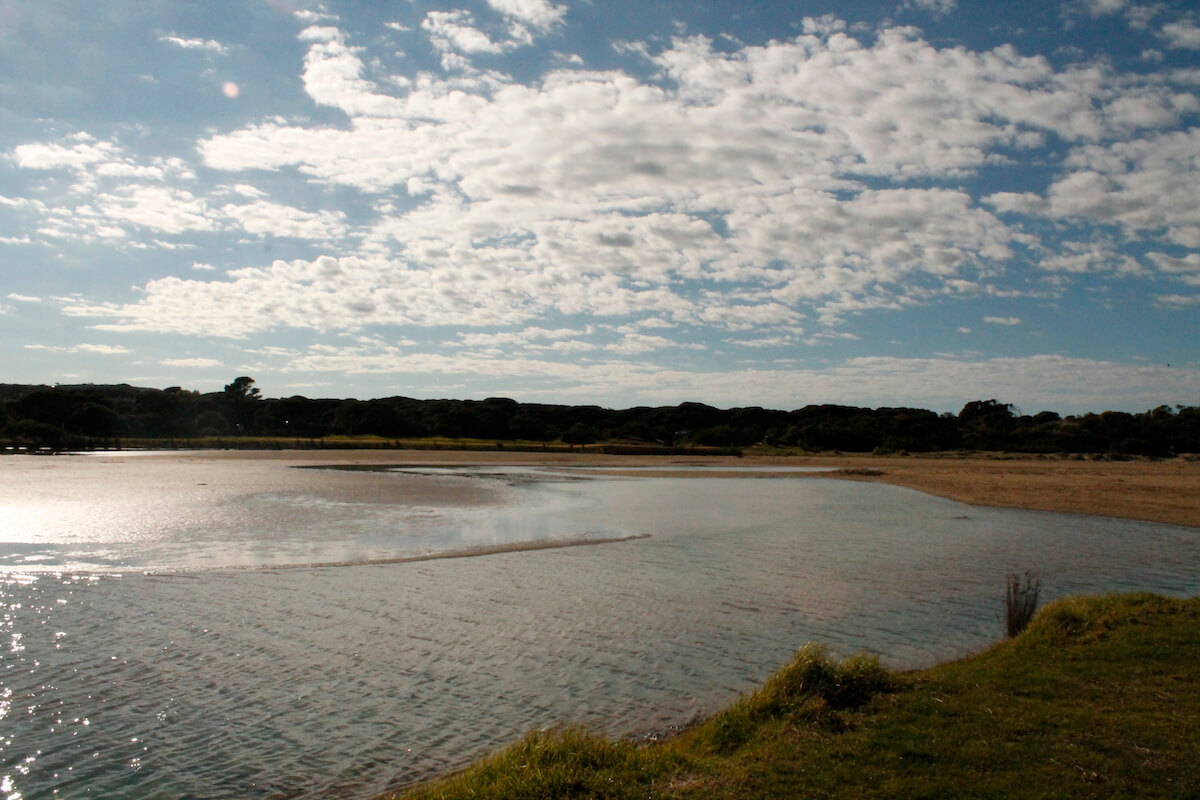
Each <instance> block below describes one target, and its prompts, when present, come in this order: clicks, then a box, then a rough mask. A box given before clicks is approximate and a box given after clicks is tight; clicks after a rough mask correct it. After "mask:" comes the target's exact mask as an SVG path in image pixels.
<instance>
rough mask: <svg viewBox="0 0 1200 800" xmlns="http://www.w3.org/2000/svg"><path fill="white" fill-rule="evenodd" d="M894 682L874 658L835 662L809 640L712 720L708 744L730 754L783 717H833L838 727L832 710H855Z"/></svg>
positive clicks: (890, 675)
mask: <svg viewBox="0 0 1200 800" xmlns="http://www.w3.org/2000/svg"><path fill="white" fill-rule="evenodd" d="M895 685H896V680H895V678H894V677H893V676H892V674H891V673H889V672H888V671H887V670H885V669H884V668H883V667H882V666H880V664H879V659H878V658H876V657H875V656H869V655H858V656H852V657H850V658H847V659H845V660H844V661H841V662H840V663H835V662H833V661H831V660H830V658H829V656H828V654H827V653H826V651H825V648H823V647H821V646H820V645H815V644H807V645H805V646H804V647H802V648H800V650H798V651H797V652H796V655H795V656H794V657H793V658H792V661H791V663H789V664H788V665H787V666H785V667H784V668H783V669H781V670H780V671H779V672H777V673H775V674H774V675H772V676H771V677H770V678H769V679H768V680H767V682H766V683H765V684H763V685H762V687H760V688H759V689H758V690H757V691H755V692H754V693H753V694H751V695H749V696H747V697H744V698H743V699H742V700H741V701H739V702H738V703H736V704H735V705H734V706H733V707H732V708H730V709H729V710H727V711H724V712H722V713H721V714H718V715H717V716H716V717H714V718H713V719H712V720H711V721H710V722H709V723H708V725H707V726H706V728H707V730H708V732H709V734H710V737H709V738H710V743H711V745H712V746H713V748H714V749H715V750H716V751H717V752H719V753H729V752H732V751H734V750H736V749H737V748H739V747H741V746H742V745H743V744H745V743H746V742H747V741H749V740H750V738H751V737H752V736H753V734H754V732H755V731H756V730H757V729H758V728H759V726H761V725H762V724H763V723H764V722H765V721H767V720H771V719H781V718H784V717H787V718H791V720H792V721H808V722H813V721H832V722H834V724H835V727H836V726H837V725H838V724H840V723H839V722H838V721H837V720H836V718H834V717H832V716H831V712H836V711H839V710H842V709H847V708H857V707H858V706H861V705H863V704H865V703H866V702H867V701H868V700H870V699H871V697H873V696H874V695H876V694H878V693H880V692H886V691H890V690H891V689H892V688H894V687H895Z"/></svg>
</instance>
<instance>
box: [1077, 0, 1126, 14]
mask: <svg viewBox="0 0 1200 800" xmlns="http://www.w3.org/2000/svg"><path fill="white" fill-rule="evenodd" d="M1078 4H1079V5H1080V6H1081V7H1082V8H1083V9H1084V10H1085V11H1086V12H1087V13H1088V14H1090V15H1091V16H1093V17H1103V16H1107V15H1109V14H1116V13H1117V12H1119V11H1123V10H1124V9H1125V8H1126V7H1127V6H1128V5H1129V0H1078Z"/></svg>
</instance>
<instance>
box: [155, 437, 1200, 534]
mask: <svg viewBox="0 0 1200 800" xmlns="http://www.w3.org/2000/svg"><path fill="white" fill-rule="evenodd" d="M153 458H154V459H155V460H157V459H159V458H163V459H183V460H188V461H195V462H199V463H203V462H210V463H211V462H218V461H235V462H236V461H241V460H250V459H253V460H270V461H275V462H278V463H279V464H280V465H287V466H332V465H362V466H369V465H388V464H397V465H399V464H403V465H411V466H422V465H423V466H471V465H480V466H499V465H509V466H549V467H568V466H569V467H581V468H586V467H604V468H606V469H607V470H609V473H608V474H620V468H623V467H630V468H636V471H633V470H631V471H630V472H629V473H628V474H630V475H640V476H642V477H649V476H655V475H659V476H662V475H671V476H675V477H691V478H701V479H702V478H704V477H755V478H763V477H787V478H791V479H799V480H811V479H829V478H835V479H842V480H859V481H874V482H878V483H887V484H892V485H896V486H903V487H907V488H910V489H915V490H918V491H921V492H925V493H928V494H932V495H937V496H939V497H945V498H949V499H952V500H958V501H960V502H963V503H969V504H972V505H982V506H996V507H1002V508H1021V509H1029V510H1037V511H1061V512H1068V513H1072V514H1089V515H1098V516H1108V517H1118V518H1123V519H1136V520H1143V521H1147V522H1162V523H1168V524H1173V525H1184V526H1190V527H1200V461H1197V460H1195V459H1190V458H1174V459H1165V460H1151V459H1135V460H1128V461H1114V460H1107V459H1082V458H1072V457H1065V456H1026V455H1010V454H997V453H976V454H948V455H947V454H921V455H892V456H886V455H885V456H875V455H861V454H844V453H828V454H819V455H814V454H808V455H794V456H747V457H744V458H737V457H732V456H719V457H711V456H702V457H701V456H612V455H604V454H601V453H596V452H589V451H582V450H581V451H578V452H565V453H564V452H546V453H539V452H513V451H494V452H489V451H456V450H328V451H324V450H280V451H262V450H253V451H246V450H237V451H189V452H186V453H178V452H176V453H163V454H161V455H156V456H154V457H153ZM697 466H700V467H705V468H706V469H705V470H704V471H703V472H685V471H676V470H677V469H678V468H679V467H697ZM648 467H651V468H653V469H649V470H648V469H647V468H648ZM772 467H779V468H781V472H779V473H772V472H769V471H763V470H764V468H772ZM789 467H822V468H825V469H826V470H827V471H824V472H811V473H800V472H784V471H782V470H786V469H787V468H789ZM456 499H457V500H458V502H463V501H464V498H462V497H461V496H460V497H458V498H456Z"/></svg>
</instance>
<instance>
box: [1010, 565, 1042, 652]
mask: <svg viewBox="0 0 1200 800" xmlns="http://www.w3.org/2000/svg"><path fill="white" fill-rule="evenodd" d="M1041 591H1042V581H1041V578H1038V577H1037V576H1036V575H1034V574H1033V573H1030V572H1026V573H1025V577H1024V579H1022V578H1021V576H1019V575H1017V574H1016V573H1015V572H1013V573H1009V576H1008V581H1007V588H1006V590H1005V593H1004V626H1005V630H1006V631H1007V633H1008V637H1009V638H1010V639H1011V638H1012V637H1014V636H1016V635H1017V634H1019V633H1020V632H1021V631H1023V630H1025V629H1026V628H1027V627H1029V621H1030V620H1032V619H1033V615H1034V612H1036V611H1037V605H1038V595H1039V594H1041Z"/></svg>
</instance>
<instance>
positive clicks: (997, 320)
mask: <svg viewBox="0 0 1200 800" xmlns="http://www.w3.org/2000/svg"><path fill="white" fill-rule="evenodd" d="M983 321H984V322H986V323H988V324H989V325H1020V324H1021V318H1020V317H984V318H983Z"/></svg>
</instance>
